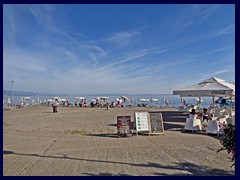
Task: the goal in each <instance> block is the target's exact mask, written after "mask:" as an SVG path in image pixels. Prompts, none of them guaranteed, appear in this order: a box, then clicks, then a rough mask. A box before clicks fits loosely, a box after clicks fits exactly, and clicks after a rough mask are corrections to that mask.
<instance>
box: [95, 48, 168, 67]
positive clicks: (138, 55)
mask: <svg viewBox="0 0 240 180" xmlns="http://www.w3.org/2000/svg"><path fill="white" fill-rule="evenodd" d="M166 51H167V49H162V50H157V49H155V48H153V49H143V50H139V51H136V52H133V53H131V54H129V55H127V56H126V57H124V58H122V60H119V61H116V62H114V63H111V64H108V65H106V66H104V67H101V68H99V69H101V70H102V69H106V68H108V67H111V66H115V65H119V64H122V63H126V62H129V61H133V60H136V59H139V58H142V57H144V56H147V55H150V54H152V53H157V54H160V53H164V52H166Z"/></svg>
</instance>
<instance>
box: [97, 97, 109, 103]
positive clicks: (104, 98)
mask: <svg viewBox="0 0 240 180" xmlns="http://www.w3.org/2000/svg"><path fill="white" fill-rule="evenodd" d="M99 99H101V100H103V102H104V103H105V102H106V101H107V99H108V97H105V96H101V97H99Z"/></svg>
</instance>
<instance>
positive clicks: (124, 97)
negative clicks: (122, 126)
mask: <svg viewBox="0 0 240 180" xmlns="http://www.w3.org/2000/svg"><path fill="white" fill-rule="evenodd" d="M121 98H122V99H123V101H124V102H127V101H128V102H130V100H129V99H128V98H127V97H126V96H121Z"/></svg>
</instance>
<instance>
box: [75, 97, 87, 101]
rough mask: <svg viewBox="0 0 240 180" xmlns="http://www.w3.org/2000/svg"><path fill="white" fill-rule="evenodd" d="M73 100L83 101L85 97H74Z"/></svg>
mask: <svg viewBox="0 0 240 180" xmlns="http://www.w3.org/2000/svg"><path fill="white" fill-rule="evenodd" d="M74 99H76V100H84V99H86V98H85V97H74Z"/></svg>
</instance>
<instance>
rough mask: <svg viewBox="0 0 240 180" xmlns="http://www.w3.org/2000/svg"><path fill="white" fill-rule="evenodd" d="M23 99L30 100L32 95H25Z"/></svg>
mask: <svg viewBox="0 0 240 180" xmlns="http://www.w3.org/2000/svg"><path fill="white" fill-rule="evenodd" d="M23 99H24V100H30V99H31V97H24V98H23Z"/></svg>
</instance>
